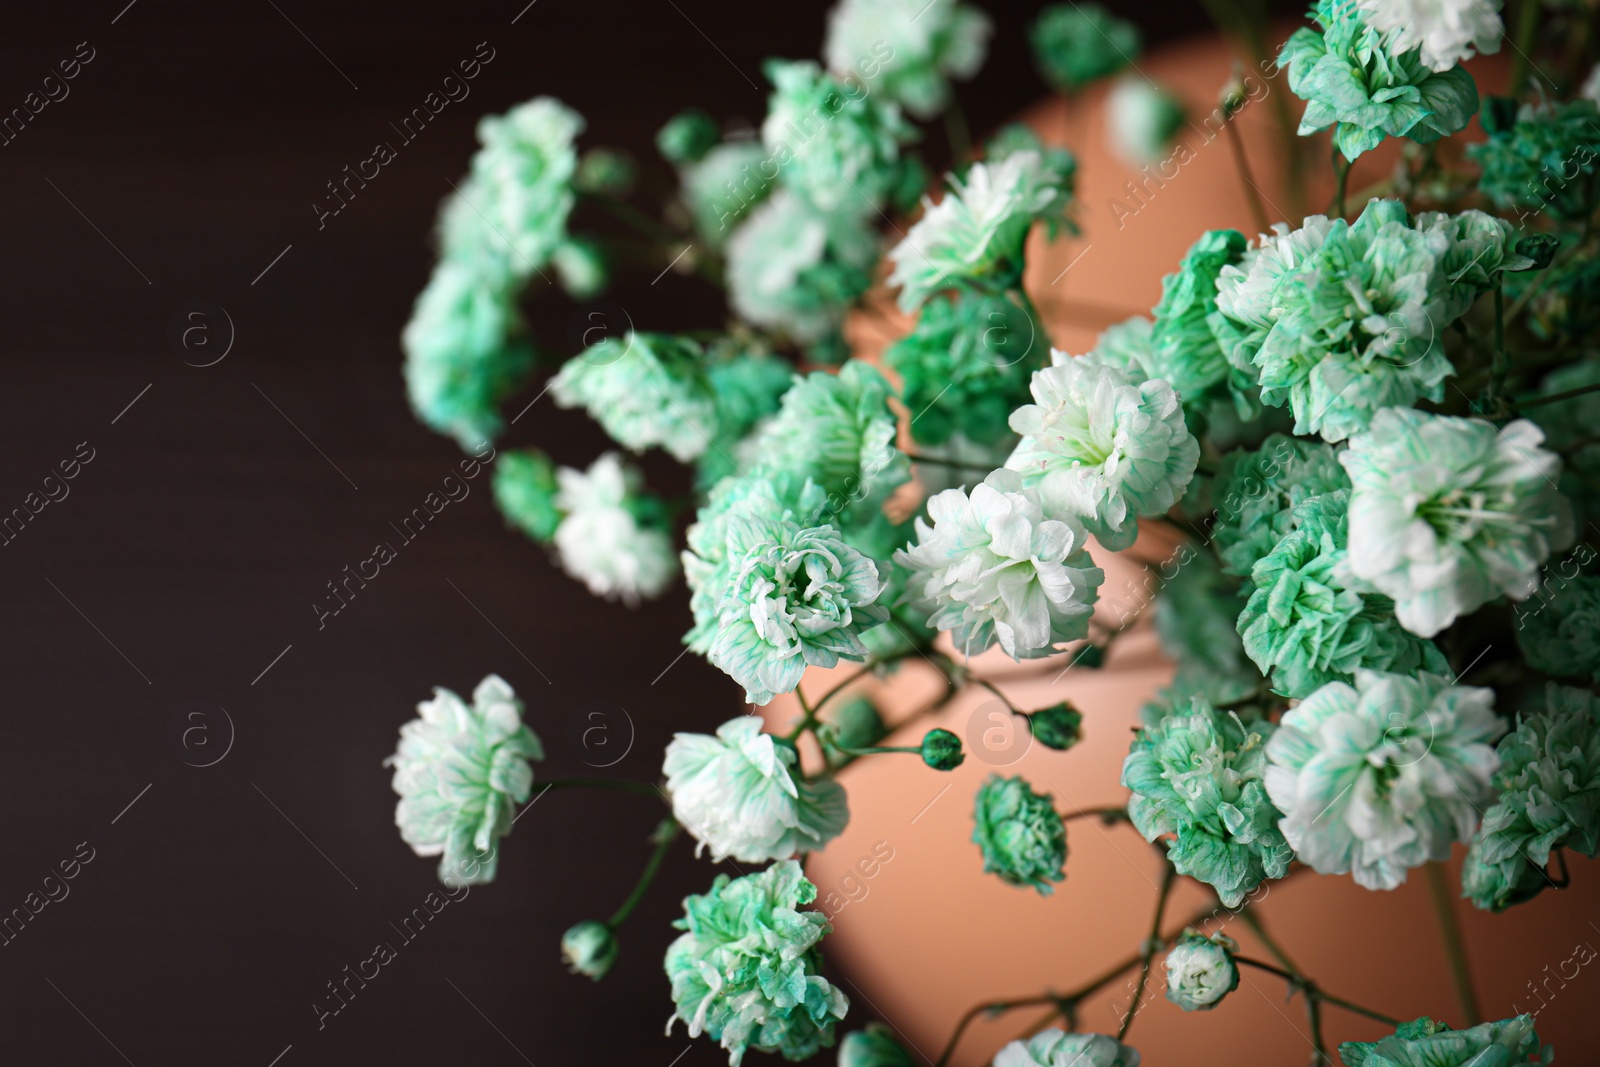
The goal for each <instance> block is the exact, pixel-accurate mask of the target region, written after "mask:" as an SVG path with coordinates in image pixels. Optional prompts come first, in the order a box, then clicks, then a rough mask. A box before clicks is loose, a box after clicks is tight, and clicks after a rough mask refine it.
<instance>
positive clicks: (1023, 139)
mask: <svg viewBox="0 0 1600 1067" xmlns="http://www.w3.org/2000/svg"><path fill="white" fill-rule="evenodd" d="M1019 152H1030V153H1032V154H1033V155H1035V156H1037V157H1038V161H1037V162H1034V163H1030V164H1029V167H1030V169H1032V171H1033V181H1034V184H1035V185H1038V186H1041V187H1043V188H1047V189H1049V190H1050V191H1051V192H1052V193H1054V194H1055V199H1054V201H1052V202H1051V203H1049V204H1047V205H1046V206H1045V207H1044V209H1043V210H1042V211H1041V212H1040V219H1039V221H1040V222H1042V223H1044V232H1045V235H1046V236H1048V237H1049V238H1050V239H1051V240H1055V238H1056V235H1057V234H1058V233H1060V232H1061V231H1062V230H1063V229H1065V230H1067V231H1069V232H1072V233H1077V232H1078V231H1077V227H1076V225H1075V223H1074V222H1073V220H1072V218H1071V216H1070V214H1069V213H1070V211H1071V209H1072V194H1073V190H1074V189H1075V188H1076V186H1077V181H1078V157H1077V156H1075V155H1073V154H1072V150H1071V149H1069V148H1064V147H1062V146H1060V145H1049V144H1045V143H1044V141H1043V140H1041V139H1040V137H1039V135H1038V134H1037V133H1034V132H1033V127H1031V126H1028V125H1026V124H1024V123H1021V122H1012V123H1008V124H1006V125H1004V126H1002V127H1000V128H999V129H998V130H996V131H995V132H994V136H992V137H990V138H989V140H988V141H986V142H985V143H984V146H983V155H984V159H986V160H987V161H988V162H990V163H991V164H993V163H999V162H1001V161H1002V160H1006V159H1009V158H1010V157H1012V156H1014V155H1016V154H1018V153H1019Z"/></svg>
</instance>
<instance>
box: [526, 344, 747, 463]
mask: <svg viewBox="0 0 1600 1067" xmlns="http://www.w3.org/2000/svg"><path fill="white" fill-rule="evenodd" d="M701 364H702V354H701V351H700V346H699V345H697V344H695V343H694V342H693V341H690V340H687V339H684V338H681V337H674V336H673V335H671V334H661V333H637V332H631V331H630V332H629V333H628V335H627V336H626V337H620V338H618V337H607V338H606V339H605V340H603V341H601V342H599V343H598V344H595V345H591V346H590V347H589V348H586V349H585V350H584V351H582V352H580V353H578V355H576V356H574V357H572V358H571V359H570V360H568V361H567V362H566V364H565V365H564V366H563V367H562V368H561V371H560V373H558V374H557V375H556V376H555V377H554V378H552V379H551V380H550V395H551V396H552V397H553V398H554V399H555V402H556V403H557V404H559V405H560V406H561V407H564V408H576V407H581V408H583V409H584V410H586V411H588V412H589V414H590V416H592V417H593V418H594V419H595V421H597V422H599V423H600V425H601V426H603V427H605V431H606V433H608V434H610V435H611V439H612V440H613V441H616V442H617V444H619V445H622V446H623V447H624V448H628V449H631V450H632V451H634V452H643V451H644V450H645V449H646V448H649V447H650V446H651V445H660V446H661V447H662V448H664V449H666V450H667V451H668V452H670V453H671V454H672V456H673V458H675V459H677V460H679V461H681V462H684V463H687V462H689V461H690V460H692V459H694V458H696V457H697V456H699V455H700V454H701V453H702V452H704V451H705V450H706V446H707V445H708V444H709V443H710V442H711V440H712V438H713V437H714V436H715V435H716V432H717V416H716V407H715V398H714V397H713V395H712V392H711V386H710V384H709V382H707V380H706V376H705V373H704V370H703V369H702V365H701Z"/></svg>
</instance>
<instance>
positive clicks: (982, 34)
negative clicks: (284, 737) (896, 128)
mask: <svg viewBox="0 0 1600 1067" xmlns="http://www.w3.org/2000/svg"><path fill="white" fill-rule="evenodd" d="M993 29H994V27H993V25H992V24H991V23H990V21H989V18H988V16H987V15H985V14H984V13H983V12H982V11H980V10H979V9H978V8H976V7H973V6H972V5H970V4H961V3H949V4H934V5H932V6H929V5H927V3H926V0H840V2H839V4H838V6H836V7H835V8H834V9H833V11H832V13H831V14H830V15H829V16H828V39H827V41H826V42H825V43H824V44H823V46H822V56H823V59H824V60H826V61H827V64H828V69H829V70H830V71H832V72H833V73H834V74H835V75H836V76H837V77H839V78H843V79H845V80H846V84H859V83H862V82H865V83H866V84H867V85H869V86H871V87H872V89H874V90H875V91H877V92H881V93H884V94H885V95H887V96H888V97H889V99H891V100H894V101H896V102H897V103H899V104H900V105H901V106H902V107H904V108H905V109H906V110H907V111H909V112H911V114H913V115H915V116H917V118H919V119H928V118H932V117H933V116H935V115H937V114H938V113H939V112H940V111H943V110H944V108H945V106H946V105H947V104H948V103H949V102H950V83H949V81H948V80H947V79H949V78H956V79H959V80H962V81H965V80H966V79H968V78H970V77H972V76H973V75H974V74H976V73H978V68H979V67H981V66H983V57H984V54H985V53H986V52H987V51H988V50H989V34H990V33H991V32H992V31H993ZM886 55H887V56H888V57H889V58H887V59H885V58H884V57H885V56H886ZM869 72H870V73H869Z"/></svg>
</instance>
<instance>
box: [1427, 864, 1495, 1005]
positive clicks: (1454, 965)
mask: <svg viewBox="0 0 1600 1067" xmlns="http://www.w3.org/2000/svg"><path fill="white" fill-rule="evenodd" d="M1428 888H1429V889H1431V890H1432V891H1433V909H1434V911H1435V912H1436V913H1437V914H1438V916H1439V933H1440V934H1441V935H1442V936H1443V937H1444V950H1445V954H1446V955H1447V956H1448V957H1449V958H1450V974H1451V977H1453V978H1454V979H1455V985H1456V998H1457V999H1458V1000H1459V1001H1460V1002H1461V1010H1462V1012H1463V1013H1465V1015H1466V1017H1467V1025H1468V1026H1476V1025H1478V1023H1479V1022H1481V1021H1482V1020H1483V1016H1482V1015H1481V1014H1480V1013H1479V1011H1478V995H1477V993H1475V992H1474V991H1473V986H1472V967H1471V965H1470V964H1469V963H1468V961H1467V943H1466V941H1465V940H1464V939H1463V938H1462V936H1461V918H1460V916H1459V915H1457V914H1456V901H1455V894H1454V893H1453V892H1451V888H1450V878H1449V874H1448V872H1447V871H1446V870H1445V867H1444V864H1442V863H1430V864H1428Z"/></svg>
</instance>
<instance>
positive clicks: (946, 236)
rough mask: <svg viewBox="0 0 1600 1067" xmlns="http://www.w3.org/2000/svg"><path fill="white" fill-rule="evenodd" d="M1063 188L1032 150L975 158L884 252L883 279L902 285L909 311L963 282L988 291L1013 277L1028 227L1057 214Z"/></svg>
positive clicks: (1019, 268) (1020, 262) (1057, 176)
mask: <svg viewBox="0 0 1600 1067" xmlns="http://www.w3.org/2000/svg"><path fill="white" fill-rule="evenodd" d="M1069 191H1070V190H1069V189H1068V188H1066V187H1065V186H1064V180H1063V177H1062V175H1061V174H1060V173H1059V172H1058V171H1057V170H1056V169H1055V168H1052V167H1047V166H1046V165H1045V162H1044V160H1043V159H1042V157H1041V156H1040V155H1039V154H1038V153H1036V152H1031V151H1020V152H1013V153H1012V154H1010V155H1008V156H1006V157H1005V158H1004V159H1001V160H998V161H996V162H987V163H974V164H973V165H972V166H971V167H970V168H968V170H967V173H966V176H965V177H964V178H955V177H952V178H951V179H950V191H949V192H948V193H946V194H945V196H944V198H943V199H942V200H940V201H939V202H938V203H937V204H935V203H933V202H932V201H930V200H925V201H924V205H925V208H926V210H925V211H924V212H923V215H922V218H920V219H918V220H917V223H916V225H914V226H912V227H911V229H910V231H909V232H908V233H907V234H906V236H905V240H903V241H901V242H900V243H899V244H897V245H895V247H894V248H892V249H890V251H889V258H890V259H891V260H893V261H894V272H893V273H892V274H890V275H889V284H890V285H891V286H899V287H900V307H901V308H902V309H903V310H905V311H908V312H909V311H915V310H916V309H917V308H919V307H921V306H922V304H923V302H924V301H926V300H927V299H928V297H929V296H930V295H931V294H933V293H935V292H938V291H939V290H941V289H951V288H955V287H956V286H958V285H961V284H971V285H976V286H979V287H981V288H985V289H989V290H991V291H998V290H1002V289H1007V288H1011V287H1012V286H1015V285H1016V284H1018V282H1019V281H1020V280H1021V278H1022V267H1023V245H1024V243H1025V242H1026V240H1027V237H1028V231H1029V230H1030V229H1031V228H1032V227H1033V224H1034V223H1035V222H1036V221H1039V220H1041V219H1047V220H1048V219H1051V218H1057V219H1059V217H1060V215H1061V212H1062V211H1063V209H1064V205H1065V203H1066V199H1067V198H1066V194H1067V193H1068V192H1069Z"/></svg>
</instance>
